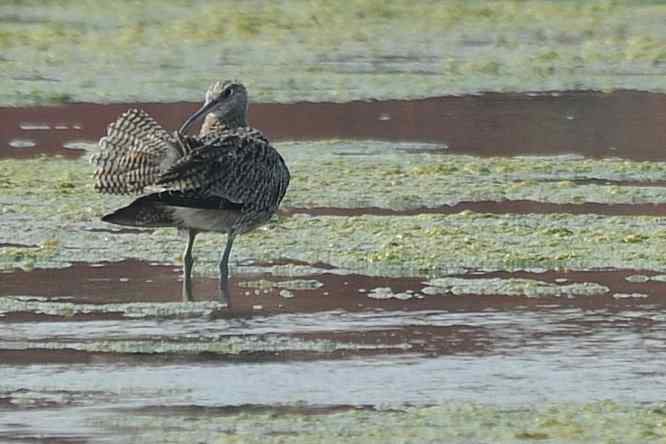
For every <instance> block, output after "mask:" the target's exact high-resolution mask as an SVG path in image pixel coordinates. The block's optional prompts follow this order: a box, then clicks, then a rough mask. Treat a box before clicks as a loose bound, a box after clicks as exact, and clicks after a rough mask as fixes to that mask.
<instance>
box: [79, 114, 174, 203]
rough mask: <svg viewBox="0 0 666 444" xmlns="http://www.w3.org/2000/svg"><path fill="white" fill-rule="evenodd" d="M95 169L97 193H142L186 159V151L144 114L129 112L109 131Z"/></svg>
mask: <svg viewBox="0 0 666 444" xmlns="http://www.w3.org/2000/svg"><path fill="white" fill-rule="evenodd" d="M99 147H100V151H99V152H98V153H96V154H94V155H93V156H92V157H91V159H90V160H91V162H92V163H93V164H94V165H95V167H96V169H95V189H96V190H97V191H99V192H102V193H113V194H124V193H132V192H140V191H142V190H143V189H144V187H146V186H148V185H152V184H153V183H154V182H155V180H157V178H158V177H159V175H160V174H161V173H163V172H164V171H166V170H167V169H168V168H169V167H170V166H171V165H173V164H174V163H175V162H176V161H177V159H179V158H181V157H182V156H183V155H185V151H186V150H185V147H184V146H182V145H181V144H180V143H178V141H177V140H176V139H175V138H174V137H172V136H171V135H170V134H169V133H168V132H167V131H166V130H165V129H164V128H162V127H161V126H160V125H159V124H158V123H157V122H156V121H155V119H153V118H152V117H151V116H150V115H148V114H147V113H146V112H145V111H142V110H138V109H130V110H128V111H126V112H125V113H123V114H122V115H121V116H120V117H119V118H118V119H117V120H116V121H115V122H113V123H111V124H110V125H109V126H108V127H107V130H106V136H105V137H102V138H101V139H100V141H99Z"/></svg>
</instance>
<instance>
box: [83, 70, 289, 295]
mask: <svg viewBox="0 0 666 444" xmlns="http://www.w3.org/2000/svg"><path fill="white" fill-rule="evenodd" d="M247 107H248V96H247V90H246V88H245V87H244V86H243V85H242V84H241V83H238V82H229V81H226V82H223V83H222V82H216V83H214V84H212V85H211V86H210V87H209V88H208V90H207V91H206V95H205V98H204V104H203V106H202V107H201V108H200V109H199V110H198V111H196V112H195V113H194V114H192V115H191V116H190V117H189V118H188V119H187V120H186V121H185V123H183V125H182V126H181V128H180V129H179V130H178V131H176V132H174V133H173V135H172V134H170V133H169V132H167V131H166V130H165V129H164V128H162V127H161V126H160V125H159V124H158V123H157V122H156V121H155V120H154V119H153V118H152V117H150V116H149V115H148V114H147V113H145V112H144V111H141V110H137V109H130V110H128V111H127V112H125V113H124V114H123V115H121V116H120V117H119V118H118V120H116V121H115V122H114V123H112V124H110V125H109V126H108V128H107V134H106V136H105V137H103V138H102V139H100V141H99V146H100V151H99V152H98V153H97V154H96V155H94V156H93V157H92V159H91V160H92V162H93V164H95V165H96V171H95V189H96V190H97V191H99V192H101V193H111V194H128V193H143V195H142V196H141V197H139V198H138V199H136V200H134V202H132V203H131V204H130V205H128V206H126V207H123V208H120V209H119V210H116V211H114V212H113V213H110V214H107V215H105V216H104V217H102V220H103V221H105V222H110V223H113V224H118V225H130V226H140V227H175V228H178V229H179V231H184V232H185V233H186V235H187V244H186V247H185V251H184V252H183V287H182V296H183V300H185V301H191V300H192V265H193V263H194V260H193V258H192V248H193V246H194V240H195V238H196V236H197V234H198V233H200V232H204V231H212V232H221V233H226V234H227V242H226V246H225V248H224V250H223V252H222V254H221V257H220V261H219V264H218V267H219V273H220V285H219V295H220V299H221V300H222V302H223V303H226V304H227V305H228V306H230V305H231V293H230V289H229V255H230V253H231V248H232V245H233V242H234V239H235V238H236V236H238V235H239V234H242V233H246V232H248V231H251V230H253V229H255V228H257V227H258V226H260V225H262V224H265V223H266V222H268V221H269V219H270V218H271V216H272V215H273V214H274V213H275V211H276V210H277V208H278V206H279V205H280V202H281V201H282V198H283V197H284V195H285V193H286V191H287V186H288V185H289V178H290V176H289V170H288V168H287V165H286V164H285V162H284V159H283V158H282V156H281V155H280V153H279V152H278V151H277V150H276V149H275V148H274V147H273V146H272V145H271V143H270V142H269V141H268V139H266V138H265V137H264V136H263V134H262V133H261V132H260V131H259V130H257V129H254V128H252V127H249V126H248V124H247ZM203 115H206V117H205V120H204V123H203V125H202V128H201V132H200V133H199V135H198V136H189V135H187V131H188V129H189V128H190V127H191V126H192V124H193V123H194V122H195V121H196V120H197V119H199V118H200V117H201V116H203Z"/></svg>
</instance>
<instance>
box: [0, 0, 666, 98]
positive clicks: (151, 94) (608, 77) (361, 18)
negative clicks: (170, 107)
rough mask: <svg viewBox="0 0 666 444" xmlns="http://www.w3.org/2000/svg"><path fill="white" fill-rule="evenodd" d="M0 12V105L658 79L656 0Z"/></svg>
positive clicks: (65, 5)
mask: <svg viewBox="0 0 666 444" xmlns="http://www.w3.org/2000/svg"><path fill="white" fill-rule="evenodd" d="M0 17H2V29H1V30H0V55H1V57H0V80H1V81H2V84H3V88H2V89H1V90H0V103H2V104H44V103H62V102H71V101H74V102H81V101H87V102H100V101H101V102H107V101H116V102H127V101H143V102H145V101H178V100H187V101H195V100H196V101H198V100H199V99H200V97H201V85H205V84H208V83H209V82H210V81H211V80H212V79H220V78H239V79H242V80H243V81H244V82H246V83H247V84H248V86H249V88H250V90H251V91H252V94H253V98H254V100H256V101H261V102H294V101H301V100H309V101H347V100H351V99H363V98H372V99H375V98H391V99H393V98H413V97H428V96H433V95H447V94H463V93H477V92H480V91H547V90H568V89H599V90H612V89H617V88H627V89H640V90H649V91H662V92H663V91H665V90H666V80H664V72H665V71H666V30H665V29H664V26H663V23H664V22H666V5H664V4H663V3H662V2H656V1H614V0H599V1H589V2H588V1H557V2H555V1H523V0H498V1H494V2H492V3H488V2H485V1H478V0H471V1H462V0H456V1H447V2H412V1H405V0H390V1H384V0H354V1H352V2H345V3H340V2H335V1H328V0H315V1H312V0H310V1H304V0H299V1H278V2H263V1H257V0H253V1H246V2H236V1H229V0H225V1H210V0H208V1H205V0H204V1H202V0H198V1H170V2H161V1H155V0H150V1H146V2H134V1H127V0H121V1H117V2H113V3H112V4H109V3H108V2H103V1H100V0H97V1H95V0H85V1H84V0H54V1H49V2H39V1H29V0H20V1H19V0H14V1H10V2H4V3H3V4H2V5H0ZM387 30H390V31H388V32H387Z"/></svg>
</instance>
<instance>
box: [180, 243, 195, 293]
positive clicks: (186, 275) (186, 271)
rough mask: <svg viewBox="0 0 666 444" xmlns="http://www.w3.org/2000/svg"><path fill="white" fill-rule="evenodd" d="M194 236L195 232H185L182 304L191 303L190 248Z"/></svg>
mask: <svg viewBox="0 0 666 444" xmlns="http://www.w3.org/2000/svg"><path fill="white" fill-rule="evenodd" d="M196 236H197V232H196V231H194V230H187V245H186V246H185V251H184V252H183V302H191V301H192V264H194V259H192V247H193V246H194V238H195V237H196Z"/></svg>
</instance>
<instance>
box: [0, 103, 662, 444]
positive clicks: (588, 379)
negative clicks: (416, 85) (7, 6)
mask: <svg viewBox="0 0 666 444" xmlns="http://www.w3.org/2000/svg"><path fill="white" fill-rule="evenodd" d="M611 103H612V104H613V106H609V104H611ZM127 106H128V105H92V104H90V105H89V104H81V105H67V106H63V107H54V108H15V109H9V108H4V109H2V110H0V113H1V114H2V122H3V123H2V126H0V158H1V159H2V160H0V191H1V194H0V204H1V205H2V207H1V209H0V218H1V219H0V220H1V221H2V228H1V230H0V441H2V442H44V443H47V442H49V443H53V442H68V443H70V442H71V443H75V442H141V441H143V442H183V443H185V442H187V443H192V442H287V441H288V442H292V441H293V442H313V441H314V442H366V443H367V442H405V441H414V442H442V441H446V442H460V443H466V442H488V443H491V442H492V443H496V442H520V443H523V442H535V441H541V442H627V443H629V442H664V440H665V439H666V428H665V427H664V422H665V419H666V406H665V405H664V402H665V401H666V397H665V396H664V393H665V386H666V372H665V370H664V366H663V362H664V358H665V357H666V345H665V344H666V315H665V314H664V313H666V258H665V257H664V256H663V251H666V218H664V211H666V187H664V184H665V183H666V164H665V163H664V162H666V154H665V153H666V152H664V147H663V144H662V141H663V140H665V139H666V138H664V134H663V131H666V130H664V128H666V125H662V124H661V123H660V122H662V120H663V119H665V118H666V117H665V114H664V113H663V110H664V109H666V99H664V96H661V95H659V94H647V93H632V92H617V93H612V94H600V93H586V92H584V93H562V94H555V95H551V94H549V95H536V96H527V95H522V96H521V95H499V94H495V95H481V96H473V97H441V98H434V99H426V100H422V101H416V102H408V101H404V102H400V101H391V102H368V103H366V102H355V103H350V104H315V103H309V104H294V105H263V106H262V105H257V106H256V107H253V108H252V113H253V114H252V116H251V118H252V119H253V123H254V124H255V125H256V126H258V127H261V128H265V130H266V132H267V133H268V134H269V135H270V136H271V137H273V138H274V139H275V140H276V141H277V147H278V149H279V150H280V151H281V152H282V153H283V154H284V156H285V157H286V159H287V162H288V163H289V165H290V168H291V169H292V173H293V175H294V181H293V183H292V186H291V188H290V190H289V194H288V196H287V198H286V201H285V205H284V206H285V208H284V211H283V212H282V213H281V214H280V215H278V216H277V217H276V218H275V220H274V221H273V222H272V223H271V224H269V225H268V226H266V227H265V228H263V229H261V230H258V231H257V232H256V233H253V234H250V235H248V236H245V237H243V238H241V240H240V241H239V243H238V245H237V249H236V250H235V251H234V253H233V256H234V257H233V264H234V267H233V278H232V287H233V290H234V291H235V294H236V298H235V300H234V304H233V306H232V307H231V308H226V307H223V306H221V305H220V304H218V303H217V301H216V300H215V296H214V295H215V291H216V285H217V282H216V279H215V261H216V258H217V255H218V250H219V247H220V246H221V245H222V242H223V239H222V238H221V236H216V235H206V236H202V237H201V240H200V241H198V243H197V246H196V250H195V256H196V259H197V262H196V264H195V273H196V279H195V283H194V294H195V296H196V297H195V300H194V301H192V302H187V303H183V302H181V301H180V282H179V277H180V252H181V250H182V247H183V242H184V241H183V239H181V238H179V237H178V236H177V235H176V234H175V232H174V231H173V230H162V229H153V230H140V229H121V228H120V227H113V226H110V225H106V224H104V223H102V222H100V221H99V216H101V215H102V214H104V213H105V212H106V211H109V210H110V209H112V208H114V207H116V206H119V205H122V204H124V203H126V202H127V201H128V200H129V199H130V198H129V197H107V196H99V195H97V194H95V193H94V191H93V190H92V188H91V184H90V178H89V176H90V166H89V165H88V164H87V162H86V156H87V154H88V152H89V151H90V150H94V140H96V139H97V138H99V137H100V136H101V135H102V133H103V131H104V126H105V124H106V123H108V121H111V120H113V119H114V118H115V116H117V115H118V114H119V113H121V112H122V111H124V110H125V109H126V108H127ZM141 106H142V107H143V108H145V109H146V110H147V111H149V112H150V113H151V114H153V115H155V116H156V117H157V118H158V119H159V120H160V121H162V122H164V123H165V125H167V126H171V127H174V126H176V125H177V123H179V122H180V121H181V120H182V116H183V115H185V114H187V113H188V112H189V111H190V110H191V109H192V108H193V107H194V105H193V104H189V103H181V104H162V105H158V104H147V105H141ZM611 111H612V112H611ZM275 115H279V116H280V119H281V120H280V121H278V120H276V119H275ZM419 115H421V116H424V115H425V116H427V119H424V120H418V119H415V116H419ZM359 122H360V123H359ZM17 140H23V141H31V142H30V143H27V142H24V143H23V146H21V144H20V143H18V142H16V141H17ZM36 172H39V174H37V173H36Z"/></svg>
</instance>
